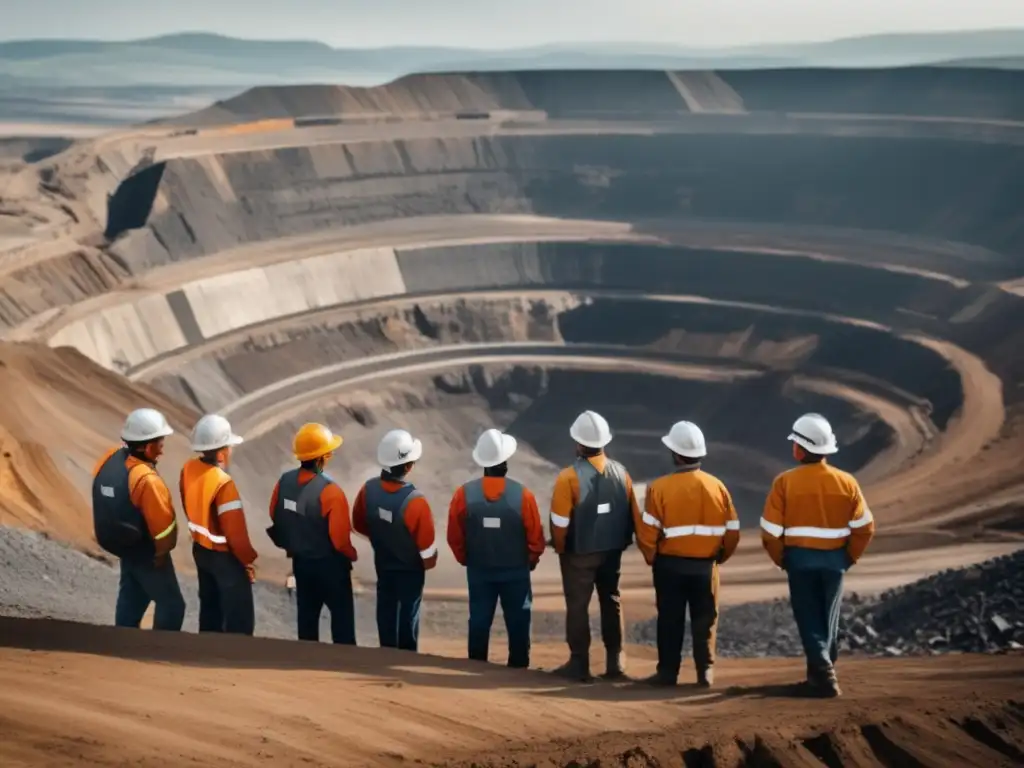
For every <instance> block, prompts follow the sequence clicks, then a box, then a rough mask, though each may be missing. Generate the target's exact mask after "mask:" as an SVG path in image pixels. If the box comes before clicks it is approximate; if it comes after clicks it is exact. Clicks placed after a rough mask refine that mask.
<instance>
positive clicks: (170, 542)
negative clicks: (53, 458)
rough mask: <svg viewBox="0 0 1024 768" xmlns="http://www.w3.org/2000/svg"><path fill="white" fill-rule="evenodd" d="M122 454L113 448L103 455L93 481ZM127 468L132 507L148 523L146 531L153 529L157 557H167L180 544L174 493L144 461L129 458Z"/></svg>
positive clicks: (97, 465)
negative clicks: (173, 501)
mask: <svg viewBox="0 0 1024 768" xmlns="http://www.w3.org/2000/svg"><path fill="white" fill-rule="evenodd" d="M119 450H121V449H120V448H111V449H110V450H109V451H107V452H106V453H105V454H104V455H103V458H102V459H100V460H99V461H98V462H97V463H96V466H95V467H94V468H93V471H92V475H93V477H95V476H96V475H97V474H98V473H99V471H100V469H102V467H103V465H104V464H106V463H107V461H108V460H109V459H110V457H111V456H113V455H114V454H115V453H117V452H118V451H119ZM124 464H125V467H126V468H127V469H128V487H129V496H130V499H131V503H132V504H133V505H135V507H136V509H138V510H139V511H140V512H141V513H142V516H143V517H144V518H145V520H146V528H148V529H149V535H150V536H152V537H153V546H154V549H155V554H156V555H157V556H160V555H166V554H167V553H168V552H170V551H171V550H172V549H174V545H175V544H177V543H178V524H177V521H176V520H175V517H174V504H173V503H172V502H171V492H170V490H169V489H168V488H167V484H166V483H164V481H163V478H161V477H160V475H158V474H157V472H156V470H155V469H154V468H153V467H152V465H150V464H147V463H146V462H144V461H143V460H142V459H138V458H136V457H134V456H129V457H128V458H127V459H126V460H125V462H124Z"/></svg>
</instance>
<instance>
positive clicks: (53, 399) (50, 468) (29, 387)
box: [0, 343, 196, 550]
mask: <svg viewBox="0 0 1024 768" xmlns="http://www.w3.org/2000/svg"><path fill="white" fill-rule="evenodd" d="M0 392H2V393H3V400H4V402H3V404H2V411H0V524H2V525H14V526H21V527H24V528H29V529H32V530H36V531H41V532H45V533H47V534H49V535H53V536H55V537H58V538H61V539H65V540H67V541H70V542H72V543H74V544H76V545H78V546H81V547H84V548H86V549H89V550H94V549H95V544H94V541H93V534H92V515H91V512H90V509H89V504H88V501H87V498H88V497H87V494H86V491H87V489H88V487H89V483H90V482H91V478H90V473H91V471H92V468H93V465H94V464H95V462H96V460H97V459H98V458H99V456H100V455H101V454H102V452H103V451H104V449H106V448H109V447H110V446H111V445H116V443H117V439H118V438H117V435H118V434H119V432H120V428H121V424H122V423H123V422H124V417H125V414H126V413H127V412H128V411H130V410H131V409H132V408H137V407H141V406H147V405H149V406H153V407H156V408H160V409H161V410H163V411H164V413H166V414H167V417H168V419H169V420H170V422H171V424H172V425H173V426H174V427H175V428H176V429H177V430H179V431H180V432H185V433H187V431H188V430H190V429H191V427H192V424H193V423H194V420H195V418H196V417H195V414H194V413H193V412H192V411H191V410H190V409H189V408H188V407H186V406H183V405H181V404H179V403H176V402H174V401H173V400H171V399H169V398H168V397H166V396H164V395H162V394H161V393H159V392H157V391H156V390H154V389H152V388H150V387H148V386H146V385H141V384H133V383H131V382H129V381H128V380H127V379H125V378H123V377H121V376H118V375H117V374H115V373H112V372H111V371H107V370H105V369H103V368H100V367H99V366H98V365H96V364H95V363H94V362H92V361H91V360H89V359H88V358H86V357H85V356H84V355H82V354H81V353H80V352H78V351H77V350H75V349H71V348H68V347H64V348H57V349H51V348H49V347H44V346H41V345H36V344H9V343H2V344H0ZM185 450H186V447H185V443H184V438H183V437H182V436H180V435H178V436H175V437H174V438H172V440H171V441H169V444H168V457H169V458H171V459H172V463H173V459H174V457H175V456H178V457H180V456H181V455H183V452H184V451H185Z"/></svg>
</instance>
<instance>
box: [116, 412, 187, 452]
mask: <svg viewBox="0 0 1024 768" xmlns="http://www.w3.org/2000/svg"><path fill="white" fill-rule="evenodd" d="M173 434H174V430H173V429H171V426H170V424H168V423H167V419H166V417H165V416H164V415H163V414H162V413H160V411H156V410H153V409H152V408H139V409H137V410H134V411H132V412H131V413H129V414H128V418H127V419H125V422H124V427H123V428H122V429H121V440H123V441H124V444H125V446H127V448H128V452H129V453H130V454H131V455H132V456H135V457H136V458H138V459H141V460H143V461H147V462H149V463H151V464H156V462H157V459H159V458H160V456H161V455H162V454H163V452H164V438H167V437H169V436H170V435H173Z"/></svg>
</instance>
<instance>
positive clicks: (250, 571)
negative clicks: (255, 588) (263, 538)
mask: <svg viewBox="0 0 1024 768" xmlns="http://www.w3.org/2000/svg"><path fill="white" fill-rule="evenodd" d="M245 572H246V574H247V575H248V576H249V583H250V584H255V583H256V566H255V565H254V564H252V563H249V565H247V566H245Z"/></svg>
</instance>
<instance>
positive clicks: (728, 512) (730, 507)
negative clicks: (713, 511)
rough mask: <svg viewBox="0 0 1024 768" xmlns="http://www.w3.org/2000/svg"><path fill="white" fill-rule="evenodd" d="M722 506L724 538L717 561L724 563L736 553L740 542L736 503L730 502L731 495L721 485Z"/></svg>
mask: <svg viewBox="0 0 1024 768" xmlns="http://www.w3.org/2000/svg"><path fill="white" fill-rule="evenodd" d="M722 508H723V511H724V512H725V538H724V539H723V541H722V553H721V554H720V555H719V556H718V562H719V563H724V562H725V561H726V560H728V559H729V558H730V557H732V556H733V555H734V554H735V553H736V547H738V546H739V544H740V518H739V515H737V514H736V505H735V504H733V503H732V495H731V494H730V493H729V489H728V488H726V487H725V486H724V485H723V486H722Z"/></svg>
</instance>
